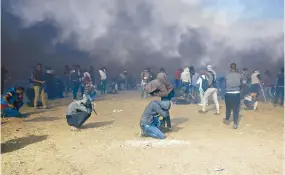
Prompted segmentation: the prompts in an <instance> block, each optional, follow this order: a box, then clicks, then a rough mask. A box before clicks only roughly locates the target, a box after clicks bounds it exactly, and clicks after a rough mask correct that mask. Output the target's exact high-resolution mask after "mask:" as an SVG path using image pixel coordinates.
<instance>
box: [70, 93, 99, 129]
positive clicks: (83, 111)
mask: <svg viewBox="0 0 285 175" xmlns="http://www.w3.org/2000/svg"><path fill="white" fill-rule="evenodd" d="M93 108H94V107H93V105H92V102H91V100H90V98H89V97H88V96H86V95H84V96H83V99H82V100H78V101H74V102H72V103H71V104H70V105H69V106H68V109H67V112H66V120H67V123H68V125H69V126H71V127H72V130H77V129H78V128H79V127H80V126H82V125H83V123H84V122H85V121H86V120H87V119H88V118H89V117H90V116H91V113H92V110H93Z"/></svg>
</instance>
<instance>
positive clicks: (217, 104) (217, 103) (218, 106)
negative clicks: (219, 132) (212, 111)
mask: <svg viewBox="0 0 285 175" xmlns="http://www.w3.org/2000/svg"><path fill="white" fill-rule="evenodd" d="M212 96H213V100H214V102H215V105H216V112H217V114H220V105H219V101H218V89H216V88H214V90H213V93H212Z"/></svg>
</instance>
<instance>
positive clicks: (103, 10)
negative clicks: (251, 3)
mask: <svg viewBox="0 0 285 175" xmlns="http://www.w3.org/2000/svg"><path fill="white" fill-rule="evenodd" d="M203 2H204V1H199V0H176V1H174V0H160V1H153V0H84V1H79V0H43V1H41V0H12V1H9V3H8V2H6V3H7V4H8V5H4V8H5V9H4V13H5V12H7V14H4V15H3V16H2V18H4V19H2V28H3V29H2V53H3V55H2V57H3V60H4V61H6V62H8V63H7V64H9V63H10V62H12V60H13V61H20V62H21V63H26V64H29V66H33V65H35V64H36V63H37V62H43V63H44V64H48V65H50V66H53V67H55V68H58V69H60V68H61V67H63V65H64V64H75V63H78V64H82V66H83V67H84V66H85V67H87V66H89V65H94V67H96V68H98V67H100V66H103V65H104V66H106V67H107V68H108V69H109V70H110V72H111V73H112V74H116V73H118V72H119V71H121V70H123V69H127V70H130V71H131V72H134V73H138V72H140V71H141V70H142V69H144V68H145V67H156V68H159V67H164V68H165V69H166V70H168V71H174V70H175V69H177V68H179V67H182V66H186V65H194V66H196V67H204V66H205V65H206V64H211V65H213V66H214V68H215V69H218V70H220V71H218V72H225V71H227V70H228V68H229V64H230V63H231V62H236V63H237V65H238V67H239V68H240V69H241V68H242V67H248V68H249V69H254V68H260V69H263V70H264V69H269V70H276V68H278V67H279V66H280V64H283V63H284V60H283V54H284V51H283V50H284V49H283V48H284V43H283V38H284V35H283V22H282V20H278V19H250V20H246V19H243V18H242V16H241V15H242V14H243V11H248V10H250V9H246V7H244V8H243V6H242V4H239V5H240V7H241V11H240V12H239V13H233V14H231V15H229V14H228V13H226V12H223V11H215V10H213V9H211V8H209V7H208V6H205V4H204V3H203ZM218 2H220V1H217V3H218ZM260 3H262V2H261V1H260ZM2 10H3V8H2ZM271 10H274V9H271ZM261 13H262V12H261ZM2 14H3V13H2ZM5 18H6V22H3V20H4V21H5ZM8 18H10V19H11V18H13V20H12V21H15V22H14V24H10V23H11V20H9V19H8ZM3 24H4V25H7V26H3ZM9 26H10V27H9ZM13 26H14V30H12V31H11V29H10V28H11V27H13ZM15 26H16V27H15ZM5 27H6V28H5ZM11 47H12V48H11ZM4 64H5V63H4ZM21 66H26V65H25V64H22V65H21ZM16 67H17V66H16ZM26 67H28V66H26Z"/></svg>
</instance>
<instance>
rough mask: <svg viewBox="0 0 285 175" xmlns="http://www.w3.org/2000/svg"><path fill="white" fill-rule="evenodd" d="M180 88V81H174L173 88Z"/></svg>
mask: <svg viewBox="0 0 285 175" xmlns="http://www.w3.org/2000/svg"><path fill="white" fill-rule="evenodd" d="M179 87H180V80H177V79H175V88H179Z"/></svg>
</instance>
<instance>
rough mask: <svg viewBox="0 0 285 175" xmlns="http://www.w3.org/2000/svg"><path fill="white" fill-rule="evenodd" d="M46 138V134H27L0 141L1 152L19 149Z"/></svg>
mask: <svg viewBox="0 0 285 175" xmlns="http://www.w3.org/2000/svg"><path fill="white" fill-rule="evenodd" d="M47 138H48V135H42V136H35V135H29V136H27V137H22V138H16V139H12V140H9V141H7V142H5V143H1V154H4V153H9V152H13V151H16V150H19V149H21V148H24V147H25V146H28V145H30V144H33V143H37V142H41V141H43V140H46V139H47Z"/></svg>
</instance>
